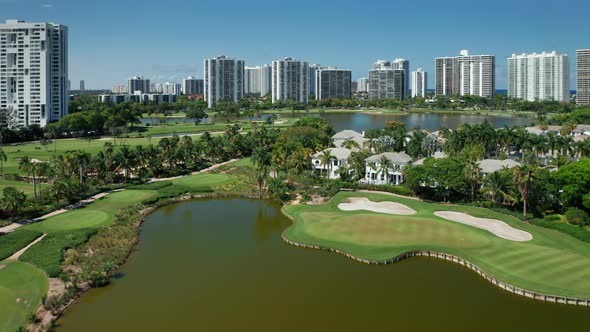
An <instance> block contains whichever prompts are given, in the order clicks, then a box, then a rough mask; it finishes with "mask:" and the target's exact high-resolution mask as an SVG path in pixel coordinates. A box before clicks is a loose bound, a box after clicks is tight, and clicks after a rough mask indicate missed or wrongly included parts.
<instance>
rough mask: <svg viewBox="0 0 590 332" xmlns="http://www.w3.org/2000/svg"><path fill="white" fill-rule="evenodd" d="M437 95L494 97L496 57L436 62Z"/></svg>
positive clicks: (464, 53) (464, 54)
mask: <svg viewBox="0 0 590 332" xmlns="http://www.w3.org/2000/svg"><path fill="white" fill-rule="evenodd" d="M435 67H436V70H435V75H436V95H439V96H440V95H442V96H455V95H459V96H467V95H472V96H480V97H492V96H494V94H495V92H496V57H495V56H493V55H469V51H467V50H463V51H461V53H460V55H459V56H456V57H440V58H436V60H435Z"/></svg>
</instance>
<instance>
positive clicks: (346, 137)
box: [332, 130, 368, 148]
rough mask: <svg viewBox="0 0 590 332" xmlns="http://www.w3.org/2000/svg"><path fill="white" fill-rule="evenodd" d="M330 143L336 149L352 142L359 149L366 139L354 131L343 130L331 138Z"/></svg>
mask: <svg viewBox="0 0 590 332" xmlns="http://www.w3.org/2000/svg"><path fill="white" fill-rule="evenodd" d="M332 141H333V142H334V146H335V147H337V148H341V147H343V146H344V144H345V142H346V141H354V142H355V143H356V144H357V145H358V147H359V148H362V147H363V146H364V145H365V143H366V142H367V141H368V139H366V138H365V137H364V135H363V134H361V133H358V132H356V131H354V130H343V131H341V132H338V133H336V134H335V135H334V136H332Z"/></svg>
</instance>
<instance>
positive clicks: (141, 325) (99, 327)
mask: <svg viewBox="0 0 590 332" xmlns="http://www.w3.org/2000/svg"><path fill="white" fill-rule="evenodd" d="M290 225H291V222H290V221H289V219H288V218H287V217H285V216H284V215H283V214H282V213H281V206H280V205H279V204H277V203H274V202H270V201H264V200H250V199H208V200H192V201H186V202H181V203H176V204H172V205H169V206H166V207H163V208H160V209H158V210H156V211H155V212H154V213H152V214H151V215H149V216H148V217H147V218H146V220H145V223H144V224H143V226H142V228H141V235H140V244H139V247H138V250H137V251H136V252H135V253H134V254H133V255H132V256H131V258H130V259H129V261H128V262H127V263H126V264H125V265H124V266H123V267H122V268H121V269H120V271H119V273H118V274H117V275H116V276H115V278H114V280H113V282H112V283H111V284H110V285H109V286H107V287H104V288H100V289H94V290H91V291H90V292H88V293H86V294H85V295H83V296H82V298H81V299H80V300H79V301H78V302H77V303H76V304H74V305H73V306H72V307H71V308H70V309H68V311H67V312H66V313H65V315H64V316H63V317H62V318H61V319H60V320H59V321H58V322H57V328H56V331H59V332H70V331H71V332H78V331H85V332H94V331H96V332H98V331H101V332H102V331H110V332H117V331H121V332H122V331H125V332H127V331H144V332H146V331H147V332H150V331H154V332H155V331H392V330H398V331H570V330H571V331H573V330H580V328H581V329H584V328H583V326H588V324H589V323H590V309H589V308H585V307H576V306H568V305H559V304H551V303H545V302H539V301H535V300H531V299H528V298H524V297H520V296H516V295H513V294H510V293H508V292H505V291H502V290H500V289H498V288H496V287H495V286H493V285H491V284H490V283H488V282H487V281H486V280H484V279H482V278H480V277H479V276H478V275H477V274H476V273H474V272H472V271H470V270H468V269H466V268H463V267H461V266H458V265H455V264H453V263H449V262H445V261H439V260H436V259H434V258H426V257H420V258H411V259H407V260H404V261H401V262H399V263H396V264H391V265H366V264H362V263H358V262H355V261H352V260H350V259H348V258H345V257H343V256H341V255H337V254H333V253H329V252H323V251H316V250H310V249H301V248H297V247H293V246H290V245H288V244H286V243H285V242H283V241H282V240H281V234H282V233H283V231H284V230H285V229H287V228H288V227H289V226H290Z"/></svg>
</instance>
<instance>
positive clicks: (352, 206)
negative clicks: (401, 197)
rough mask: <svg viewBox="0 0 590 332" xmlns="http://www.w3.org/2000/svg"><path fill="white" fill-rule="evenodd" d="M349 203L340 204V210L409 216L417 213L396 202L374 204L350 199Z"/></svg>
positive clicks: (358, 198)
mask: <svg viewBox="0 0 590 332" xmlns="http://www.w3.org/2000/svg"><path fill="white" fill-rule="evenodd" d="M346 201H347V203H340V204H338V208H339V209H340V210H342V211H358V210H367V211H372V212H378V213H387V214H397V215H403V216H408V215H412V214H416V211H414V210H413V209H410V208H409V207H407V206H405V205H403V204H400V203H395V202H373V201H370V200H368V199H366V198H363V197H350V198H348V199H347V200H346Z"/></svg>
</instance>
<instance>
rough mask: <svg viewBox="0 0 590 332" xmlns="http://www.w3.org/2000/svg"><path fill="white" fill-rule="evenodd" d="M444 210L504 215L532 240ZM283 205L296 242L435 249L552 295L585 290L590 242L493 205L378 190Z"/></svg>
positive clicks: (369, 250) (355, 251)
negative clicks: (349, 205)
mask: <svg viewBox="0 0 590 332" xmlns="http://www.w3.org/2000/svg"><path fill="white" fill-rule="evenodd" d="M347 197H367V198H369V199H371V200H373V201H386V200H388V201H395V202H399V203H402V204H405V205H407V206H409V207H411V208H413V209H414V210H416V211H418V213H417V214H415V215H412V216H395V215H389V214H379V213H373V212H369V211H354V212H345V211H341V210H339V209H338V207H337V205H338V203H341V202H343V201H344V200H345V199H346V198H347ZM445 210H447V211H448V210H450V211H459V212H465V213H468V214H470V215H472V216H475V217H481V218H492V219H499V220H502V221H505V222H506V223H508V224H510V225H511V226H513V227H515V228H519V229H522V230H525V231H527V232H530V233H531V234H532V235H533V240H532V241H529V242H513V241H509V240H504V239H502V238H499V237H497V236H495V235H493V234H492V233H489V232H487V231H485V230H481V229H478V228H475V227H470V226H466V225H462V224H459V223H455V222H452V221H447V220H444V219H442V218H439V217H436V216H435V215H434V214H433V212H435V211H445ZM284 211H285V212H286V213H288V214H289V215H291V216H293V217H294V218H295V220H296V223H295V224H294V225H293V226H292V227H290V228H289V229H287V230H286V231H285V236H286V237H287V238H288V239H290V240H293V241H296V242H300V243H306V244H316V245H322V246H327V247H332V248H337V249H341V250H344V251H346V252H348V253H350V254H352V255H355V256H358V257H361V258H366V259H387V258H391V257H394V256H397V255H399V254H400V253H402V252H405V251H408V250H415V249H424V250H436V251H441V252H445V253H449V254H453V255H456V256H460V257H463V258H465V259H467V260H469V261H471V262H472V263H474V264H477V265H479V266H480V267H481V268H483V269H484V270H486V271H487V272H489V273H491V274H493V275H494V276H496V277H497V278H499V279H501V280H503V281H505V282H508V283H511V284H513V285H515V286H518V287H522V288H525V289H529V290H533V291H537V292H542V293H548V294H554V295H561V296H572V297H582V298H590V244H588V243H584V242H582V241H579V240H577V239H575V238H573V237H570V236H568V235H565V234H562V233H559V232H556V231H553V230H548V229H545V228H540V227H536V226H532V225H529V224H525V223H523V222H521V221H519V220H518V219H516V218H514V217H511V216H508V215H504V214H501V213H498V212H494V211H491V210H487V209H481V208H475V207H465V206H457V205H440V204H434V203H426V202H422V201H417V200H412V199H408V198H401V197H393V196H387V195H381V194H367V193H340V194H338V195H336V196H335V197H334V198H333V199H332V200H331V201H330V202H329V203H327V204H324V205H298V206H286V207H285V208H284Z"/></svg>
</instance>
